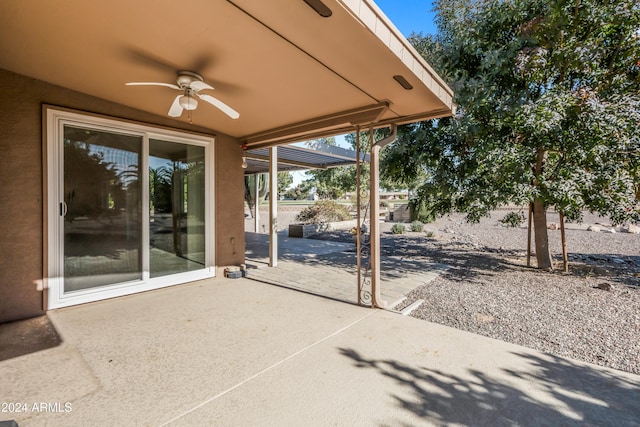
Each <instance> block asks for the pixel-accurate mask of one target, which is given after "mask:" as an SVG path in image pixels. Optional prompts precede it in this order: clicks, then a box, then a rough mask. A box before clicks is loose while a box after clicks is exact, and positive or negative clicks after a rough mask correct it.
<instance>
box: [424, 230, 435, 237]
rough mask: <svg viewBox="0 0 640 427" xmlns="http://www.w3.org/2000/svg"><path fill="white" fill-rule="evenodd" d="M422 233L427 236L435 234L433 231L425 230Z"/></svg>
mask: <svg viewBox="0 0 640 427" xmlns="http://www.w3.org/2000/svg"><path fill="white" fill-rule="evenodd" d="M424 234H425V236H427V237H429V238H431V237H434V236H435V235H436V233H434V232H433V231H425V233H424Z"/></svg>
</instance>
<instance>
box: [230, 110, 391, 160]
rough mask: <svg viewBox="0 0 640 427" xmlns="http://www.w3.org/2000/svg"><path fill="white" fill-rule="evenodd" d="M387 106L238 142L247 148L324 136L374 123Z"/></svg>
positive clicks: (344, 112)
mask: <svg viewBox="0 0 640 427" xmlns="http://www.w3.org/2000/svg"><path fill="white" fill-rule="evenodd" d="M388 108H389V103H388V102H386V101H383V102H379V103H377V104H373V105H368V106H365V107H360V108H354V109H352V110H347V111H342V112H339V113H335V114H329V115H326V116H322V117H318V118H315V119H310V120H305V121H302V122H297V123H293V124H290V125H287V126H282V127H279V128H275V129H271V130H269V131H266V132H260V133H257V134H253V135H249V136H247V137H244V138H241V139H240V143H242V144H244V145H246V146H247V147H249V149H251V148H261V147H268V146H272V145H281V144H285V143H287V142H292V141H304V140H308V139H313V136H315V135H320V136H326V135H327V133H328V132H329V133H331V131H332V130H333V131H335V132H339V131H338V129H339V130H340V132H341V131H342V130H344V129H349V130H352V129H353V128H354V126H356V125H369V124H372V123H376V122H377V121H379V120H380V118H381V116H382V115H383V114H384V113H385V112H386V111H387V110H388ZM347 132H348V131H347Z"/></svg>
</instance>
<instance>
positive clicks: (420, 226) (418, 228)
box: [410, 221, 424, 232]
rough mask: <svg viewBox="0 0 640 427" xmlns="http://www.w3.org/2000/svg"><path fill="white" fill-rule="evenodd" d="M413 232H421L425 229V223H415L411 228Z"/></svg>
mask: <svg viewBox="0 0 640 427" xmlns="http://www.w3.org/2000/svg"><path fill="white" fill-rule="evenodd" d="M410 229H411V231H417V232H421V231H422V230H423V229H424V222H422V221H413V222H412V223H411V226H410Z"/></svg>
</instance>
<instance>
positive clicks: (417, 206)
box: [409, 198, 436, 224]
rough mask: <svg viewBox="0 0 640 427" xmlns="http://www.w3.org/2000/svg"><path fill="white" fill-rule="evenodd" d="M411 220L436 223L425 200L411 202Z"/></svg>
mask: <svg viewBox="0 0 640 427" xmlns="http://www.w3.org/2000/svg"><path fill="white" fill-rule="evenodd" d="M409 219H410V220H411V221H420V222H423V223H425V224H428V223H430V222H433V221H435V220H436V217H435V215H434V213H433V210H432V209H431V208H430V207H429V205H428V203H427V201H426V200H425V199H421V198H413V199H411V200H409Z"/></svg>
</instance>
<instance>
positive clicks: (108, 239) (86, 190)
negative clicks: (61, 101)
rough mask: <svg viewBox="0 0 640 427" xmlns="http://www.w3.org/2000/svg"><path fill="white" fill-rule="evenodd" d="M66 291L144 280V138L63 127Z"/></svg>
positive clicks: (62, 207) (62, 208)
mask: <svg viewBox="0 0 640 427" xmlns="http://www.w3.org/2000/svg"><path fill="white" fill-rule="evenodd" d="M63 150H64V156H63V158H64V184H63V185H64V188H63V192H64V193H63V194H64V203H63V204H62V205H61V207H60V209H61V211H62V212H61V213H62V215H63V216H64V221H63V223H64V225H63V228H64V292H65V293H68V292H73V291H78V290H84V289H89V288H96V287H101V286H106V285H111V284H115V283H122V282H127V281H132V280H140V279H142V237H141V223H142V218H141V209H140V208H141V200H142V197H141V191H142V188H141V187H142V186H141V177H140V169H141V167H140V166H141V163H140V161H141V151H142V137H140V136H131V135H124V134H118V133H111V132H104V131H98V130H91V129H84V128H80V127H74V126H69V125H65V126H64V144H63Z"/></svg>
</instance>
